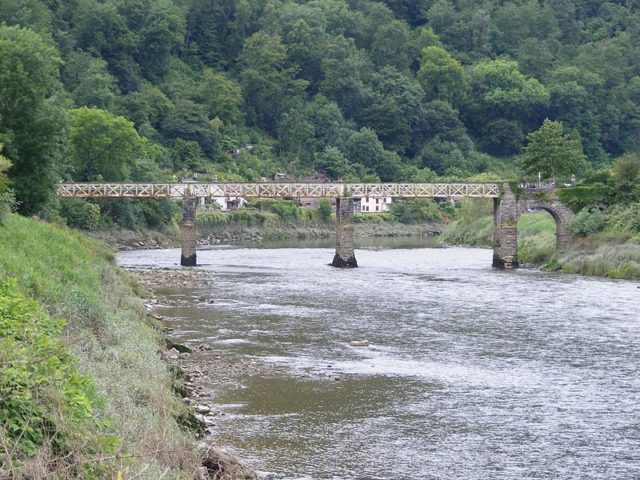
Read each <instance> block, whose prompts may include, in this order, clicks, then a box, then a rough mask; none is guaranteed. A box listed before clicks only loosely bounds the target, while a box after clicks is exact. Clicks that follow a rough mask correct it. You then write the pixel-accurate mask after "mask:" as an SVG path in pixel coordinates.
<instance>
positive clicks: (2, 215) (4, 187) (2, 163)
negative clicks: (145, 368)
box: [0, 143, 15, 225]
mask: <svg viewBox="0 0 640 480" xmlns="http://www.w3.org/2000/svg"><path fill="white" fill-rule="evenodd" d="M3 147H4V145H2V144H1V143H0V225H2V224H3V223H4V220H5V219H6V217H7V215H9V214H10V213H11V212H12V210H13V209H14V207H15V198H14V196H13V192H12V191H11V189H10V188H9V179H8V178H7V175H6V173H5V172H6V171H7V170H9V168H10V167H11V162H10V161H9V159H8V158H6V157H5V156H3V155H2V149H3Z"/></svg>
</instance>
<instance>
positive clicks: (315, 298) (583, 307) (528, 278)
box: [119, 245, 640, 479]
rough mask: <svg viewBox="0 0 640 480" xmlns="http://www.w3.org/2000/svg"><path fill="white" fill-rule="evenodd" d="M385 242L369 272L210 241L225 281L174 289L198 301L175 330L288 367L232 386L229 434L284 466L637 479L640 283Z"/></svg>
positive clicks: (395, 474)
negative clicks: (509, 268) (506, 266)
mask: <svg viewBox="0 0 640 480" xmlns="http://www.w3.org/2000/svg"><path fill="white" fill-rule="evenodd" d="M381 246H382V245H378V247H377V248H374V249H360V250H357V251H356V256H357V258H358V263H359V264H360V265H361V268H358V269H355V270H336V269H333V268H331V267H329V266H327V265H326V264H327V263H328V262H329V261H330V260H331V258H332V256H333V250H332V249H331V248H278V249H275V248H260V249H257V248H215V249H211V250H206V251H202V252H199V261H201V262H202V263H203V264H205V266H203V267H200V268H203V269H205V270H209V271H211V274H212V275H213V278H214V279H215V281H214V284H213V287H212V288H209V289H208V290H205V289H183V290H175V291H173V292H172V294H173V295H175V296H176V297H177V298H178V297H179V298H193V300H194V302H193V306H190V307H175V308H167V309H166V311H164V312H163V313H164V314H168V315H173V316H175V317H177V318H175V319H174V321H173V324H172V326H173V327H175V328H176V329H177V332H176V334H177V335H178V336H180V337H181V338H182V340H184V341H185V342H192V341H193V342H202V341H207V342H210V343H212V344H213V345H215V348H217V349H220V350H222V351H224V352H225V354H228V355H236V356H239V357H246V356H249V357H256V358H259V359H261V361H265V362H270V363H273V364H275V365H279V366H280V367H281V368H278V369H276V370H275V372H276V373H274V375H273V376H272V377H267V378H263V377H257V376H253V377H252V376H248V377H245V378H242V379H241V382H240V383H239V384H238V385H236V386H235V387H229V388H228V389H227V390H225V391H222V392H220V396H219V399H218V401H219V402H220V404H221V405H222V406H223V407H224V406H225V405H226V407H225V411H226V412H227V415H225V416H223V417H220V419H221V420H220V422H219V423H218V428H219V429H218V430H217V431H216V432H215V434H214V435H215V436H216V438H217V440H218V442H219V443H220V444H222V445H225V446H227V447H228V448H229V449H230V450H232V451H234V452H235V453H237V454H238V455H239V456H240V457H241V458H243V459H245V461H247V462H248V463H249V464H250V465H251V466H253V467H254V468H255V469H257V470H258V471H260V472H262V473H263V475H264V476H266V477H268V476H269V474H271V475H272V477H273V478H333V479H378V478H379V479H383V478H384V479H390V478H393V479H396V478H398V479H404V478H407V479H409V478H425V479H426V478H445V479H449V478H455V479H458V478H461V479H484V478H505V479H506V478H509V479H511V478H514V479H515V478H518V479H519V478H594V479H595V478H607V479H610V478H634V477H635V476H636V475H638V472H640V448H639V447H640V424H639V420H638V419H639V418H640V380H639V378H640V377H639V376H638V365H639V361H640V338H639V335H638V334H639V333H640V331H639V330H640V323H639V321H638V320H639V316H638V313H637V308H638V305H640V303H639V301H638V300H639V296H640V290H639V289H638V288H637V286H638V285H637V283H633V282H625V281H609V280H603V279H591V278H581V277H575V276H559V275H553V274H548V273H541V272H536V271H525V270H519V271H516V272H499V271H493V270H492V269H491V268H490V262H491V252H490V251H487V250H480V249H465V248H448V249H431V248H412V249H409V248H394V249H381V248H380V247H381ZM414 246H416V245H414ZM119 258H120V261H121V263H122V264H124V265H132V266H133V265H155V266H162V267H172V268H173V267H174V265H175V263H176V260H177V259H178V258H179V252H178V251H176V250H155V251H142V252H125V253H122V254H120V257H119ZM175 268H179V267H175ZM169 274H170V272H169ZM202 296H206V297H207V298H211V299H212V300H213V303H211V304H209V303H200V302H198V301H197V299H198V298H200V297H202ZM356 339H367V340H369V342H370V346H369V347H365V348H356V347H352V346H350V342H351V341H352V340H356Z"/></svg>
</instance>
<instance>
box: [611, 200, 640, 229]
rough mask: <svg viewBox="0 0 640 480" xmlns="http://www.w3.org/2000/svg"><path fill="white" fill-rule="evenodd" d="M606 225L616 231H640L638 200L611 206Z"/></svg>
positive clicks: (639, 203)
mask: <svg viewBox="0 0 640 480" xmlns="http://www.w3.org/2000/svg"><path fill="white" fill-rule="evenodd" d="M607 227H608V228H609V229H610V230H613V231H616V232H627V233H631V234H638V233H640V202H638V203H632V204H630V205H617V206H615V207H613V208H612V209H611V210H610V211H609V214H608V218H607Z"/></svg>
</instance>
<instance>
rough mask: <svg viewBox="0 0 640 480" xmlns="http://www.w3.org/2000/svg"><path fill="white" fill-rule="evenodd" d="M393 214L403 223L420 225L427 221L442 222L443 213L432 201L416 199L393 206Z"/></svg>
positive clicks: (396, 203) (399, 202)
mask: <svg viewBox="0 0 640 480" xmlns="http://www.w3.org/2000/svg"><path fill="white" fill-rule="evenodd" d="M391 214H392V215H393V218H395V219H396V220H397V221H398V222H401V223H420V222H425V221H441V220H442V212H441V211H440V209H439V208H438V205H437V204H436V203H435V202H434V201H433V200H431V199H422V198H420V199H415V200H410V201H404V202H401V201H398V202H395V203H393V204H392V205H391Z"/></svg>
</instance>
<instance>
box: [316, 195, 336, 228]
mask: <svg viewBox="0 0 640 480" xmlns="http://www.w3.org/2000/svg"><path fill="white" fill-rule="evenodd" d="M317 211H318V218H319V219H320V221H321V222H329V221H330V220H331V213H332V211H333V208H332V207H331V202H330V201H329V200H327V199H325V198H323V199H322V200H320V201H319V202H318V207H317Z"/></svg>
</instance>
